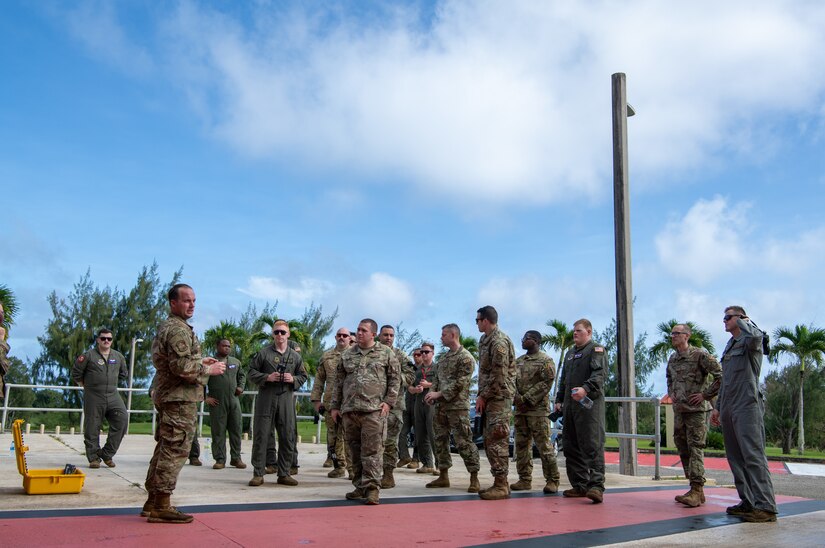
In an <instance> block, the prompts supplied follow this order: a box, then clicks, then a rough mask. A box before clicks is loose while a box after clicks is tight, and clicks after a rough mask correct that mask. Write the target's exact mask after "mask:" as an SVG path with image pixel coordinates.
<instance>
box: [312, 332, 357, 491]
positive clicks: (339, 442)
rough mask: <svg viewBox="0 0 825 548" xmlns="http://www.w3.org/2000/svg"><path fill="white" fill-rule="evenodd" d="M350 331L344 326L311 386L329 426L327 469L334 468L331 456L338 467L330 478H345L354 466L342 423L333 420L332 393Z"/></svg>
mask: <svg viewBox="0 0 825 548" xmlns="http://www.w3.org/2000/svg"><path fill="white" fill-rule="evenodd" d="M349 339H350V332H349V329H347V328H346V327H342V328H341V329H339V330H338V332H337V333H336V334H335V347H334V348H332V349H330V350H327V351H326V352H324V355H323V356H321V361H320V362H318V370H317V372H316V373H315V383H314V384H313V386H312V394H311V395H310V399H311V400H312V403H313V405H314V406H315V412H316V413H323V415H324V423H325V424H326V425H327V462H325V463H324V467H325V468H331V467H333V459H332V456H333V455H335V457H336V459H335V460H337V461H338V467H337V468H334V469H333V470H330V472H329V474H327V477H330V478H343V477H344V476H345V475H346V473H347V470H348V469H351V468H352V467H351V465H349V464H348V459H347V450H346V443H345V442H344V428H343V426H342V424H341V423H340V422H335V421H334V420H332V415H331V411H332V393H333V392H334V391H335V374H336V372H337V371H338V361H339V360H340V359H341V353H342V352H343V351H344V350H346V349H347V348H349Z"/></svg>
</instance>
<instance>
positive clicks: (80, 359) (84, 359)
mask: <svg viewBox="0 0 825 548" xmlns="http://www.w3.org/2000/svg"><path fill="white" fill-rule="evenodd" d="M85 361H86V356H84V355H83V354H81V355H80V356H78V357H77V363H83V362H85Z"/></svg>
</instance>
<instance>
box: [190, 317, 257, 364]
mask: <svg viewBox="0 0 825 548" xmlns="http://www.w3.org/2000/svg"><path fill="white" fill-rule="evenodd" d="M223 339H229V342H230V343H231V344H232V353H233V354H234V355H235V356H236V357H237V358H239V359H240V360H241V361H242V362H244V359H245V358H248V357H249V356H251V355H252V354H254V352H252V353H250V348H249V346H250V345H249V339H250V334H249V333H247V332H246V331H245V330H244V329H242V328H241V327H240V326H238V325H237V324H235V323H234V322H229V321H226V320H224V321H222V322H221V323H220V324H218V325H217V326H216V327H211V328H209V329H207V330H206V331H205V332H204V334H203V346H204V347H206V350H207V351H208V352H209V353H210V354H214V353H215V352H216V351H217V349H218V342H220V341H222V340H223Z"/></svg>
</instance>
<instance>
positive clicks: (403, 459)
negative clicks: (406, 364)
mask: <svg viewBox="0 0 825 548" xmlns="http://www.w3.org/2000/svg"><path fill="white" fill-rule="evenodd" d="M412 357H413V370H412V371H413V380H415V376H416V375H417V374H418V370H419V369H420V368H421V364H422V363H423V361H422V354H421V349H420V348H416V349H415V350H413V352H412ZM410 385H412V383H410ZM410 387H411V386H407V387H406V388H405V389H403V390H402V391H401V392H402V393H401V394H399V396H398V397H399V398H401V397H403V398H404V407H405V408H406V410H405V411H404V414H403V419H404V424H403V426H402V427H401V432H400V433H399V434H398V462H397V463H396V465H395V467H396V468H404V467H407V468H411V469H413V470H415V469H416V468H418V465H419V460H418V446H417V445H415V444H413V453H412V458H410V447H409V445H408V442H409V437H410V432H411V431H413V426H415V394H413V393H411V392H410ZM413 435H414V434H413Z"/></svg>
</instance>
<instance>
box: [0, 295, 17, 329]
mask: <svg viewBox="0 0 825 548" xmlns="http://www.w3.org/2000/svg"><path fill="white" fill-rule="evenodd" d="M0 304H2V305H3V314H4V315H5V317H6V319H5V321H4V323H3V327H4V328H5V329H6V333H8V331H9V327H11V326H12V325H13V324H14V318H15V317H16V316H17V297H16V296H15V295H14V291H12V290H11V289H9V287H8V286H7V285H4V284H0Z"/></svg>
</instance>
